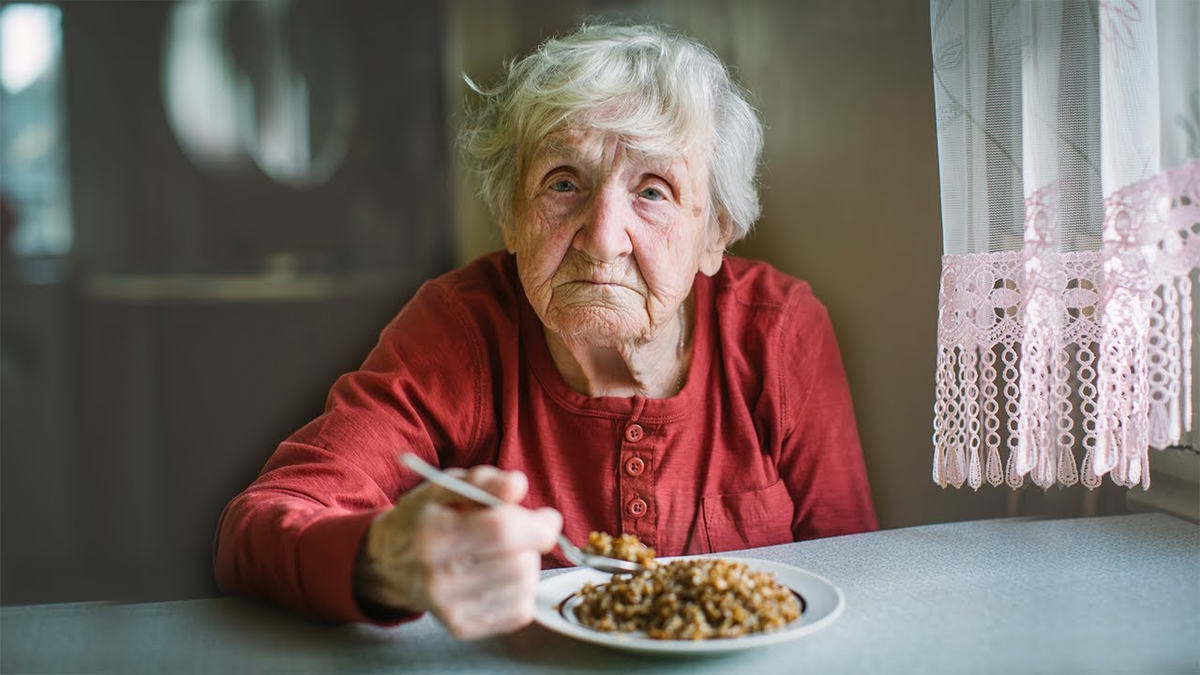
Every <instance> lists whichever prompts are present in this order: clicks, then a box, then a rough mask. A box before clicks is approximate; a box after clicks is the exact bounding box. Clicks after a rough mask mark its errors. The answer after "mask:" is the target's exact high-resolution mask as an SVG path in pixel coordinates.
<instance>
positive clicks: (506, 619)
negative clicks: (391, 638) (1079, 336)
mask: <svg viewBox="0 0 1200 675" xmlns="http://www.w3.org/2000/svg"><path fill="white" fill-rule="evenodd" d="M540 563H541V557H540V556H539V555H538V554H537V553H536V552H533V551H522V552H519V553H510V554H506V555H503V556H496V557H491V558H474V559H460V560H458V561H451V562H450V563H449V564H448V565H446V566H445V567H443V568H442V569H440V570H436V571H434V573H433V574H431V576H430V578H429V584H428V592H429V598H430V604H431V607H432V611H433V613H434V615H435V616H437V617H438V619H439V620H441V622H442V623H443V624H445V626H446V628H447V630H449V631H450V633H451V634H453V635H454V636H455V637H459V638H462V639H475V638H480V637H484V636H487V635H493V634H496V633H505V632H510V631H514V630H517V629H519V628H521V627H523V626H525V625H527V624H528V623H529V622H530V621H532V620H533V608H534V599H535V596H536V591H537V582H538V570H539V568H540Z"/></svg>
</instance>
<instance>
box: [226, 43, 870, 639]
mask: <svg viewBox="0 0 1200 675" xmlns="http://www.w3.org/2000/svg"><path fill="white" fill-rule="evenodd" d="M480 93H481V94H482V97H483V103H482V105H481V106H480V107H479V108H478V109H477V110H475V111H474V113H473V114H472V115H471V116H470V119H469V120H468V122H467V125H466V131H465V132H464V135H463V145H464V147H465V149H466V151H467V153H468V154H469V156H470V157H471V158H472V160H473V162H474V165H475V168H476V169H477V171H478V174H479V177H480V180H481V181H482V190H481V192H482V195H483V197H484V198H485V200H486V201H487V203H488V205H489V207H490V208H491V211H492V213H493V215H494V216H495V218H496V220H497V222H498V224H499V227H500V230H501V232H502V233H503V237H504V243H505V246H506V248H507V251H500V252H496V253H492V254H489V255H485V256H483V257H482V258H480V259H478V260H476V261H474V262H473V263H471V264H469V265H468V266H466V267H464V268H462V269H459V270H456V271H454V272H451V273H449V274H447V275H445V276H443V277H441V278H439V279H435V280H433V281H431V282H429V283H427V284H425V285H424V286H423V287H422V288H421V289H420V290H419V291H418V292H417V294H416V295H415V297H413V299H412V300H411V302H409V303H408V305H407V306H406V307H404V309H403V310H402V311H401V312H400V313H399V315H397V316H396V318H395V319H394V320H393V321H392V322H391V323H390V324H389V325H388V326H387V327H386V328H385V329H384V331H383V332H382V334H381V336H380V339H379V343H378V345H377V346H376V347H375V349H374V350H373V351H372V352H371V354H370V355H369V356H368V357H367V359H366V361H365V362H364V363H363V365H362V368H361V369H360V370H358V371H357V372H354V373H350V374H348V375H345V376H343V377H342V378H340V379H339V380H338V381H337V383H336V384H335V385H334V387H333V390H332V391H331V392H330V395H329V399H328V403H327V405H326V409H325V412H324V414H322V415H321V416H320V417H319V418H317V419H316V420H314V421H313V422H312V423H310V424H308V425H307V426H305V427H304V428H302V429H300V430H299V431H298V432H296V433H295V434H294V435H293V436H292V437H291V438H289V439H288V440H287V441H286V442H284V443H283V444H281V445H280V446H279V448H278V449H277V450H276V452H275V454H274V455H273V456H272V457H271V459H270V461H269V462H268V463H267V465H266V466H265V468H264V469H263V472H262V474H261V475H260V476H259V478H258V479H257V480H256V481H255V482H254V483H253V484H252V485H251V486H250V487H249V488H248V489H247V490H246V491H245V492H243V493H242V494H241V495H239V496H237V497H236V498H235V499H234V500H233V501H232V502H230V504H229V505H228V506H227V507H226V509H225V511H224V513H223V515H222V517H221V522H220V525H219V532H218V540H217V544H216V550H215V559H216V574H217V579H218V582H219V583H220V585H221V586H222V587H223V588H224V589H226V590H227V591H229V592H233V593H238V594H242V595H246V596H251V597H259V598H264V599H267V600H270V601H273V602H276V603H279V604H282V605H284V606H287V607H290V608H293V609H295V610H297V611H301V612H304V613H308V614H311V615H315V616H319V617H324V618H327V619H332V620H338V621H375V622H395V621H400V620H403V619H404V618H406V617H410V616H413V615H415V614H417V613H419V612H422V611H427V610H428V611H432V612H433V613H434V614H435V615H436V616H437V617H438V618H439V619H440V620H441V621H442V622H443V623H444V624H445V625H446V627H447V628H448V629H449V630H450V631H451V632H452V633H453V634H455V635H457V636H460V637H464V638H472V637H479V636H484V635H488V634H493V633H499V632H506V631H511V630H514V629H516V628H519V627H521V626H523V625H525V624H527V623H528V622H529V621H530V620H531V618H532V615H533V603H534V594H535V586H536V584H537V580H538V572H539V570H540V567H541V566H542V565H549V566H553V565H560V564H564V563H565V561H564V560H563V559H562V558H561V557H560V555H559V552H558V551H557V550H554V549H553V546H554V542H555V538H556V536H557V535H558V533H559V531H560V529H561V531H562V532H563V533H564V534H565V535H566V536H567V537H568V538H569V539H571V540H572V541H575V542H577V543H583V542H584V541H586V540H587V536H588V533H589V532H590V531H592V530H598V531H606V532H610V533H614V534H615V533H631V534H634V535H636V536H637V537H638V538H640V539H641V541H643V542H645V543H646V544H648V545H650V546H652V547H654V548H655V549H657V551H658V553H659V555H680V554H691V553H709V552H714V551H726V550H731V549H741V548H749V547H755V546H766V545H770V544H779V543H783V542H790V541H795V540H801V539H811V538H816V537H827V536H830V535H837V534H845V533H851V532H860V531H864V530H871V529H874V528H875V527H876V521H875V515H874V511H873V508H872V504H871V495H870V490H869V487H868V485H867V479H866V473H865V470H864V467H863V460H862V452H861V450H860V446H859V440H858V435H857V431H856V429H855V423H854V416H853V411H852V408H851V401H850V392H849V390H848V387H847V384H846V379H845V375H844V372H843V369H842V365H841V360H840V356H839V353H838V348H837V345H836V342H835V339H834V334H833V330H832V327H831V325H830V322H829V318H828V315H827V314H826V312H825V309H824V308H823V307H822V305H821V304H820V303H819V302H818V301H817V299H816V298H814V297H813V294H812V292H811V291H810V289H809V287H808V286H807V285H806V284H805V283H803V282H801V281H798V280H796V279H794V278H792V277H789V276H786V275H784V274H782V273H780V272H778V271H776V270H775V269H773V268H771V267H770V266H768V265H766V264H763V263H757V262H751V261H748V260H741V259H737V258H728V259H726V258H725V256H724V251H725V248H726V247H727V246H728V245H729V244H731V243H732V242H734V241H737V240H738V239H740V238H741V237H743V236H745V235H746V233H747V232H748V231H749V229H750V227H751V225H752V224H753V223H754V221H755V219H756V218H757V217H758V213H759V205H758V197H757V194H756V188H755V175H756V172H757V167H758V161H759V155H760V153H761V148H762V132H761V125H760V123H759V121H758V118H757V116H756V114H755V111H754V110H753V109H752V108H751V106H750V105H749V104H748V103H747V102H746V100H745V98H744V97H743V94H742V92H741V91H740V90H739V88H738V87H737V86H736V85H735V84H734V83H733V82H732V80H731V79H730V76H729V74H728V72H727V71H726V69H725V67H724V66H723V65H722V63H721V62H720V60H719V59H717V57H716V56H714V55H713V54H712V52H710V51H708V50H707V49H705V48H704V47H702V46H700V45H699V44H697V43H695V42H693V41H691V40H689V39H687V38H685V37H681V36H678V35H674V34H671V33H668V32H666V31H663V30H661V29H658V28H651V27H618V26H608V25H595V26H586V27H584V28H581V29H579V30H578V31H577V32H575V33H573V34H571V35H568V36H566V37H563V38H560V39H553V40H550V41H548V42H546V43H545V44H543V45H542V46H541V47H540V48H539V49H538V50H537V51H536V52H535V53H533V54H532V55H530V56H528V57H526V58H524V59H523V60H521V61H518V62H516V63H514V64H511V65H510V66H509V67H508V69H507V71H506V74H505V76H504V78H503V80H502V81H501V82H500V83H499V84H498V85H497V86H496V87H495V88H493V89H489V90H483V91H481V92H480ZM402 451H410V452H414V453H416V454H418V455H419V456H421V457H423V458H424V459H425V460H426V461H428V462H430V463H434V464H437V465H440V466H442V467H446V468H449V467H461V468H463V470H464V471H463V474H462V475H464V476H465V477H466V478H467V479H468V480H470V481H471V482H473V483H475V484H476V485H478V486H480V487H482V488H484V489H486V490H488V491H490V492H492V493H493V494H495V495H496V496H498V497H500V498H501V499H502V500H503V501H505V502H506V503H507V504H508V505H506V506H504V507H500V508H488V509H483V508H478V507H468V506H466V505H464V504H462V502H461V501H458V500H456V499H455V498H454V497H453V496H451V495H449V494H447V493H446V492H444V491H443V490H441V489H440V488H436V487H433V486H430V485H423V484H420V480H419V478H418V477H417V476H416V475H415V474H413V473H412V472H410V471H408V470H407V469H405V468H404V467H402V466H401V465H400V464H398V463H397V461H396V456H397V454H398V453H399V452H402ZM560 514H561V515H560Z"/></svg>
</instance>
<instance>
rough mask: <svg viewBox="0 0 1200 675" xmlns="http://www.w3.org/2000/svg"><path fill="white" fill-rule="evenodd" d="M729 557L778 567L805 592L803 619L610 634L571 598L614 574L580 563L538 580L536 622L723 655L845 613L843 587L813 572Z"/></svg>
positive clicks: (644, 647) (584, 636) (614, 643)
mask: <svg viewBox="0 0 1200 675" xmlns="http://www.w3.org/2000/svg"><path fill="white" fill-rule="evenodd" d="M713 557H716V556H711V555H708V556H703V555H702V556H684V557H681V558H662V559H661V560H660V562H670V561H671V560H686V559H690V558H713ZM723 559H724V560H731V561H737V562H741V563H745V564H746V565H748V566H749V567H750V569H753V570H757V571H760V572H774V573H775V580H776V581H778V582H779V583H781V584H783V585H784V586H787V587H788V588H791V589H792V590H793V591H795V592H796V594H797V595H799V596H800V599H801V614H800V619H799V620H798V621H793V622H791V623H790V624H788V625H787V626H786V627H784V628H780V629H778V630H774V631H770V632H767V633H754V634H751V635H747V636H744V637H737V638H717V639H712V640H654V639H651V638H648V637H646V636H645V635H641V634H637V633H604V632H601V631H597V630H592V629H591V628H588V627H586V626H584V625H583V624H581V623H580V622H579V620H578V619H577V618H575V612H573V611H571V608H572V607H573V606H574V603H571V602H570V600H571V599H572V596H574V594H575V593H576V592H577V591H579V589H581V588H583V585H584V584H585V583H587V582H589V581H590V582H592V583H593V584H602V583H605V582H607V581H608V580H609V579H610V578H611V575H608V574H605V573H603V572H597V571H596V570H592V569H586V568H580V569H576V570H572V571H570V572H566V573H564V574H560V575H558V576H555V577H550V578H549V579H545V580H543V581H542V582H541V583H540V584H539V585H538V593H537V607H536V609H535V614H534V621H536V622H537V623H538V624H540V625H542V626H543V627H545V628H547V629H549V630H552V631H554V632H556V633H560V634H562V635H566V636H568V637H572V638H575V639H576V640H582V641H584V642H591V643H592V644H597V645H601V646H604V647H612V648H614V649H623V650H627V651H634V652H653V653H656V654H717V653H725V652H733V651H739V650H742V649H753V648H756V647H765V646H767V645H774V644H779V643H781V642H788V641H790V640H795V639H797V638H801V637H804V636H805V635H809V634H811V633H814V632H816V631H819V630H821V629H822V628H824V627H826V626H828V625H829V624H830V623H833V621H834V619H837V618H838V616H840V615H841V613H842V609H843V607H844V606H845V604H846V601H845V599H844V598H843V597H842V591H841V589H839V588H838V587H837V586H834V585H833V584H832V583H830V582H829V580H827V579H825V578H824V577H821V576H818V575H816V574H813V573H812V572H808V571H806V570H802V569H800V568H798V567H792V566H791V565H785V564H783V563H777V562H771V561H769V560H752V559H749V558H723Z"/></svg>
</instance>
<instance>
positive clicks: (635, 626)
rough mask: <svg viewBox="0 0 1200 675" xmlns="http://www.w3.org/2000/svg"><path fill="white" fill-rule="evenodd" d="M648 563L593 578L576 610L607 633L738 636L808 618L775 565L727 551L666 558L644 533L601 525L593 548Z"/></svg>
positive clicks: (581, 593)
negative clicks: (616, 532)
mask: <svg viewBox="0 0 1200 675" xmlns="http://www.w3.org/2000/svg"><path fill="white" fill-rule="evenodd" d="M585 550H587V551H588V552H589V553H599V554H601V555H608V556H612V557H617V558H621V559H623V560H632V561H635V562H638V563H641V564H642V565H644V566H646V567H647V568H648V570H647V571H645V572H640V573H638V574H634V575H613V577H612V579H611V580H610V581H609V582H608V583H606V584H600V585H593V584H590V583H589V584H585V585H584V587H583V588H582V589H580V591H579V593H578V595H579V596H580V598H581V600H580V602H579V603H578V604H577V605H576V606H575V608H574V611H575V616H576V617H577V618H578V619H579V621H580V622H581V623H583V625H585V626H587V627H589V628H592V629H594V630H599V631H604V632H622V633H629V632H638V631H640V632H644V633H645V634H646V635H648V636H649V637H651V638H654V639H659V640H706V639H712V638H733V637H740V636H743V635H748V634H751V633H760V632H765V631H769V630H774V629H776V628H780V627H782V626H784V625H786V624H788V623H790V622H792V621H796V620H797V619H799V617H800V603H799V602H797V601H796V596H795V594H794V593H793V592H792V591H791V589H789V588H787V587H785V586H782V585H780V584H779V583H778V582H776V581H775V575H774V574H772V573H769V572H757V571H754V570H752V569H750V568H749V567H748V566H746V565H745V564H744V563H741V562H736V561H732V560H722V559H720V558H698V559H694V560H674V561H671V562H667V563H658V562H656V561H655V560H654V549H652V548H648V547H647V546H646V545H645V544H642V543H641V542H640V541H638V540H637V538H636V537H634V536H632V535H628V534H623V535H621V536H620V537H617V538H615V539H614V538H613V537H612V536H611V535H608V534H604V533H599V532H593V533H592V534H591V535H590V536H589V537H588V544H587V546H586V547H585Z"/></svg>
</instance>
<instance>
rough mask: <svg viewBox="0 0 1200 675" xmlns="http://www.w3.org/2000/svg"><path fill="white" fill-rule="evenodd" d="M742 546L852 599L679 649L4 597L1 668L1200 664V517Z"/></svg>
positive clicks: (241, 609)
mask: <svg viewBox="0 0 1200 675" xmlns="http://www.w3.org/2000/svg"><path fill="white" fill-rule="evenodd" d="M739 555H744V556H746V557H756V558H763V559H768V560H776V561H780V562H786V563H790V564H793V565H796V566H799V567H803V568H805V569H809V570H812V571H814V572H816V573H818V574H821V575H823V576H825V577H827V578H828V579H830V580H832V581H833V582H834V583H836V584H837V585H839V586H840V587H841V588H842V590H843V591H844V592H845V595H846V603H847V604H846V610H845V612H844V614H843V615H842V616H841V617H840V618H839V619H838V620H837V621H835V622H834V623H833V624H831V625H830V626H829V627H828V628H826V629H824V630H821V631H818V632H817V633H815V634H812V635H810V636H807V637H804V638H802V639H800V640H798V641H795V642H791V643H788V644H784V645H779V646H775V647H770V648H765V649H760V650H757V651H755V652H750V653H740V654H734V655H725V656H720V657H713V658H706V659H705V658H691V659H678V658H665V657H647V656H636V655H629V654H625V653H621V652H615V651H609V650H607V649H603V648H600V647H594V646H590V645H585V644H580V643H577V642H574V641H572V640H570V639H568V638H565V637H561V636H559V635H557V634H554V633H551V632H549V631H546V630H544V629H542V628H539V627H537V626H532V627H530V628H527V629H525V630H523V631H521V632H519V633H516V634H514V635H510V636H506V637H502V638H493V639H488V640H483V641H480V642H474V643H460V642H456V641H454V640H453V639H452V638H450V637H449V636H448V635H447V634H446V632H445V631H444V630H442V628H441V626H440V625H439V624H438V623H437V622H436V621H434V620H433V619H432V618H425V619H422V620H420V621H417V622H414V623H410V624H407V625H404V626H401V627H398V628H395V629H390V630H381V629H377V628H373V627H369V626H326V625H320V624H316V623H313V622H310V621H306V620H304V619H301V618H297V617H293V616H290V615H288V614H285V613H283V612H281V611H278V610H275V609H272V608H268V607H262V606H258V605H254V604H251V603H247V602H243V601H240V600H235V599H231V598H219V599H209V600H189V601H180V602H162V603H146V604H125V605H122V604H65V605H36V606H27V607H5V608H3V609H0V672H3V673H37V672H54V673H78V672H103V673H137V672H146V673H187V672H194V673H246V672H254V673H276V672H277V673H340V672H354V673H410V672H427V673H464V672H468V673H469V672H487V673H567V672H577V673H592V672H595V673H628V672H631V671H653V672H663V673H672V672H680V673H689V674H693V673H721V674H722V675H729V674H730V673H756V674H757V673H770V672H780V673H784V672H786V673H792V672H805V673H835V672H836V673H942V672H945V673H979V672H994V673H1055V674H1056V675H1058V674H1063V673H1180V672H1186V673H1200V618H1198V617H1200V527H1197V526H1196V525H1194V524H1191V523H1188V522H1185V521H1182V520H1178V519H1175V518H1172V517H1170V516H1166V515H1161V514H1154V515H1136V516H1119V517H1110V518H1093V519H1078V520H994V521H978V522H967V523H951V524H944V525H931V526H925V527H914V528H908V529H900V530H888V531H884V532H876V533H872V534H864V535H854V536H847V537H836V538H832V539H825V540H820V541H813V542H805V543H799V544H788V545H783V546H773V547H769V548H762V549H755V550H753V551H748V552H744V553H741V554H739ZM545 574H546V575H552V574H555V572H547V573H545Z"/></svg>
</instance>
